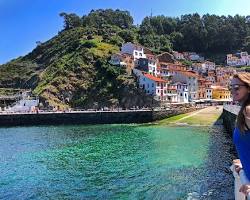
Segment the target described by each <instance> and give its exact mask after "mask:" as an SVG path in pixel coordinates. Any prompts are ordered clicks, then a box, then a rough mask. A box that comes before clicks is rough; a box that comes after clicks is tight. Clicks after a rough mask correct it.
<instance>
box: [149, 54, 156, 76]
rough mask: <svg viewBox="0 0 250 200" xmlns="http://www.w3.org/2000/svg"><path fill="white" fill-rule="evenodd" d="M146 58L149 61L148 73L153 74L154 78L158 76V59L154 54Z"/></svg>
mask: <svg viewBox="0 0 250 200" xmlns="http://www.w3.org/2000/svg"><path fill="white" fill-rule="evenodd" d="M146 57H147V59H148V70H149V71H148V72H149V73H150V74H153V75H154V76H156V75H157V63H158V60H157V57H156V56H154V55H152V54H146Z"/></svg>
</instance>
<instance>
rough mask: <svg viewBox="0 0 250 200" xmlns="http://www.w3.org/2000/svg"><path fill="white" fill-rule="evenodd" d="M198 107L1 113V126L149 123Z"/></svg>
mask: <svg viewBox="0 0 250 200" xmlns="http://www.w3.org/2000/svg"><path fill="white" fill-rule="evenodd" d="M197 109H198V108H195V107H191V108H186V107H185V108H181V109H171V110H159V111H157V110H136V111H134V110H132V111H131V110H127V111H125V110H121V111H78V112H73V111H72V112H43V113H12V114H3V113H2V114H0V126H2V127H3V126H26V125H60V124H124V123H148V122H153V121H156V120H160V119H163V118H167V117H171V116H175V115H178V114H183V113H188V112H192V111H195V110H197Z"/></svg>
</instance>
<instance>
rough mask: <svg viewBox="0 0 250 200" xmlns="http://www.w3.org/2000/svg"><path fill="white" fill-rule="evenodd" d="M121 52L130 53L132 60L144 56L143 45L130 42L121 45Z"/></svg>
mask: <svg viewBox="0 0 250 200" xmlns="http://www.w3.org/2000/svg"><path fill="white" fill-rule="evenodd" d="M121 53H127V54H129V55H132V56H133V57H134V60H137V59H139V58H146V55H145V53H144V49H143V47H142V46H141V45H137V44H133V43H131V42H128V43H125V44H123V45H122V47H121Z"/></svg>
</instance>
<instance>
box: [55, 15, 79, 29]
mask: <svg viewBox="0 0 250 200" xmlns="http://www.w3.org/2000/svg"><path fill="white" fill-rule="evenodd" d="M60 17H63V18H64V29H65V30H68V29H71V28H76V27H79V26H81V25H82V20H81V18H80V17H79V16H77V15H76V14H74V13H71V14H67V13H65V12H62V13H60Z"/></svg>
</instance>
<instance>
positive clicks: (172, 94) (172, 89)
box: [167, 84, 178, 103]
mask: <svg viewBox="0 0 250 200" xmlns="http://www.w3.org/2000/svg"><path fill="white" fill-rule="evenodd" d="M167 100H168V101H169V102H171V103H177V102H178V93H177V85H175V84H173V85H169V86H168V93H167Z"/></svg>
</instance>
